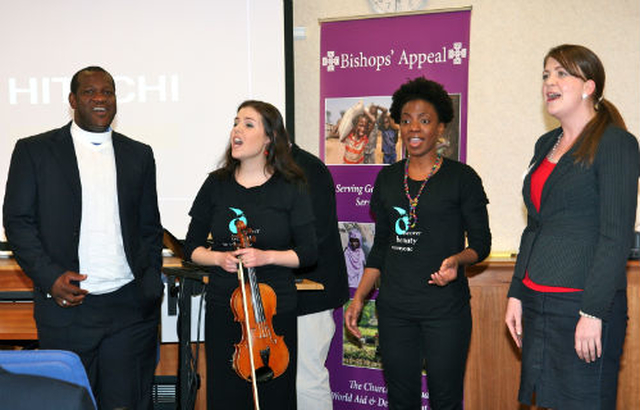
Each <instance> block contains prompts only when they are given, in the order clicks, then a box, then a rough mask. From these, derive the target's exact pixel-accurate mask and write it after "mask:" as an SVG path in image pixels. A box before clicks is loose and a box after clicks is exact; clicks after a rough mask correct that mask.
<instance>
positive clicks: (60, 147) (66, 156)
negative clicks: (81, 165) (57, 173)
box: [50, 123, 82, 203]
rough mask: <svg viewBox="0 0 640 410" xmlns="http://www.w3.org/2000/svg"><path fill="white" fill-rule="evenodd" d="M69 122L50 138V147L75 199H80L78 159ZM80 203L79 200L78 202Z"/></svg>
mask: <svg viewBox="0 0 640 410" xmlns="http://www.w3.org/2000/svg"><path fill="white" fill-rule="evenodd" d="M70 130H71V123H69V124H67V125H66V126H65V127H62V128H60V129H59V130H58V131H57V132H56V133H55V134H54V135H53V136H52V138H51V145H50V149H51V152H52V153H53V155H54V156H55V157H56V159H57V161H58V163H59V164H60V168H61V169H62V171H63V172H64V174H65V175H66V176H67V181H68V182H69V185H70V186H71V191H72V192H73V194H74V196H75V199H76V200H78V201H82V191H81V189H82V188H81V185H80V171H78V159H77V157H76V151H75V148H74V146H73V139H72V138H71V131H70ZM79 203H81V202H79Z"/></svg>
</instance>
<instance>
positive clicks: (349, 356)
mask: <svg viewBox="0 0 640 410" xmlns="http://www.w3.org/2000/svg"><path fill="white" fill-rule="evenodd" d="M349 304H351V300H349V302H347V303H346V304H345V306H344V308H343V309H344V310H345V311H346V310H347V308H348V307H349ZM358 327H359V328H360V332H361V333H362V338H360V339H358V338H356V337H355V336H354V335H352V334H351V333H350V332H344V333H343V341H342V365H343V366H351V367H362V368H366V369H382V361H381V358H380V346H379V343H378V318H377V316H376V301H375V300H368V301H367V302H366V303H365V305H364V307H363V308H362V315H361V316H360V321H359V322H358Z"/></svg>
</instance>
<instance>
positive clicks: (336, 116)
mask: <svg viewBox="0 0 640 410" xmlns="http://www.w3.org/2000/svg"><path fill="white" fill-rule="evenodd" d="M470 18H471V12H470V10H461V11H447V12H439V13H429V14H414V15H405V16H392V17H372V18H369V19H360V20H345V21H330V22H323V23H322V25H321V44H320V53H321V55H320V63H321V67H320V123H321V124H322V125H321V129H320V155H321V157H322V158H323V159H324V162H325V163H326V164H327V165H328V167H329V169H330V171H331V173H332V175H333V178H334V181H335V184H336V197H337V201H338V218H339V219H340V221H341V222H340V234H341V238H342V241H343V245H344V249H345V252H344V256H345V261H346V263H347V269H348V273H349V284H350V286H351V287H352V289H351V292H352V294H353V292H354V289H355V287H357V284H358V281H359V279H360V277H361V275H362V271H363V268H364V263H365V260H366V256H367V255H368V252H369V250H370V249H371V246H372V244H373V236H374V231H375V225H374V223H373V219H372V216H371V214H370V210H369V201H370V199H371V193H372V192H373V186H374V183H375V178H376V175H377V174H378V172H379V171H380V168H381V167H382V166H384V165H387V164H391V163H393V162H395V161H397V160H399V159H401V158H402V157H403V147H402V141H401V138H400V135H399V129H398V127H397V125H396V124H395V123H394V122H393V121H391V120H390V118H389V115H388V110H389V106H390V105H391V95H392V94H393V92H394V91H395V90H396V89H397V88H398V87H399V86H400V85H401V84H402V83H404V82H406V81H407V80H409V79H413V78H416V77H419V76H424V77H426V78H427V79H430V80H434V81H437V82H439V83H441V84H442V85H443V86H444V87H445V89H446V90H447V91H448V92H449V94H450V95H451V98H452V100H453V103H454V111H455V118H454V120H453V121H452V122H451V123H450V124H449V125H448V126H447V129H446V130H445V132H444V134H443V137H442V138H441V140H439V141H438V149H439V150H440V151H441V152H442V153H443V154H444V155H445V156H447V157H450V158H454V159H457V160H460V161H463V162H464V161H465V160H466V143H467V87H468V77H469V75H468V73H469V64H468V58H469V26H470ZM383 274H384V273H383ZM347 307H348V304H347V305H346V306H345V307H344V309H346V308H347ZM335 319H336V323H337V326H336V328H337V331H336V337H335V338H334V340H333V342H332V345H331V350H330V352H329V358H328V360H327V366H328V367H329V370H330V372H331V389H332V393H333V398H334V409H336V410H351V409H383V408H387V407H388V403H387V395H386V386H385V383H384V380H383V376H382V371H381V363H380V355H379V351H378V333H377V317H376V314H375V295H373V297H372V298H371V300H370V301H369V302H368V303H367V305H366V306H365V307H364V309H363V314H362V318H361V320H360V329H361V332H362V335H363V337H362V338H361V339H356V338H355V337H353V336H352V335H350V334H348V332H346V331H345V329H344V326H343V311H341V310H337V311H336V312H335ZM423 384H424V389H423V391H424V393H423V405H422V409H424V410H428V409H429V408H430V407H429V404H428V393H427V392H426V378H424V377H423Z"/></svg>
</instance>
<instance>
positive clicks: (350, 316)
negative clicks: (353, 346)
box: [344, 298, 363, 339]
mask: <svg viewBox="0 0 640 410" xmlns="http://www.w3.org/2000/svg"><path fill="white" fill-rule="evenodd" d="M362 305H363V303H362V301H361V300H360V299H356V298H354V299H353V300H352V301H351V304H350V305H349V307H348V308H347V311H346V312H345V313H344V324H345V325H346V326H347V329H348V330H349V331H350V332H351V333H352V334H353V335H354V336H355V337H357V338H358V339H360V338H362V333H360V329H359V328H358V320H359V319H360V313H362Z"/></svg>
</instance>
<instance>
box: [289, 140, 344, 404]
mask: <svg viewBox="0 0 640 410" xmlns="http://www.w3.org/2000/svg"><path fill="white" fill-rule="evenodd" d="M291 155H292V156H293V160H294V161H295V162H296V164H298V166H299V167H300V168H302V170H303V171H304V175H305V177H306V178H307V185H308V186H309V192H310V194H311V201H312V203H313V214H314V217H315V220H316V221H315V224H316V235H317V236H318V262H317V263H316V264H315V265H313V266H310V267H308V268H301V269H298V270H296V275H297V277H298V278H305V279H310V280H313V281H315V282H319V283H321V284H322V285H323V286H324V290H322V291H301V292H298V364H297V366H298V368H297V376H296V377H297V381H296V394H297V403H298V409H304V410H315V409H318V410H328V409H331V408H333V399H332V397H331V387H330V385H329V372H328V370H327V368H326V367H325V362H326V360H327V355H328V353H329V347H330V345H331V340H332V339H333V336H334V333H335V329H336V326H335V322H334V319H333V310H334V309H336V308H339V307H342V305H343V304H344V303H345V302H346V301H347V300H348V299H349V287H348V284H347V268H346V266H345V261H344V256H343V253H342V242H340V233H339V232H338V215H337V210H336V194H335V187H334V184H333V178H332V177H331V173H330V172H329V170H328V169H327V167H326V166H325V165H324V163H323V162H322V161H320V159H318V157H316V156H314V155H312V154H311V153H309V152H307V151H304V150H303V149H301V148H300V147H298V146H297V145H296V144H292V145H291Z"/></svg>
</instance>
